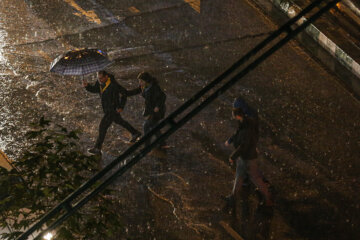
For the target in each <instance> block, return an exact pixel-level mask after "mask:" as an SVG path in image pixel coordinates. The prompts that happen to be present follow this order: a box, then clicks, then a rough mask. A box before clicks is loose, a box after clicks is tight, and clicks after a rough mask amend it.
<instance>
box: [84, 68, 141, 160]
mask: <svg viewBox="0 0 360 240" xmlns="http://www.w3.org/2000/svg"><path fill="white" fill-rule="evenodd" d="M83 86H84V87H85V89H86V90H87V91H89V92H91V93H98V94H99V95H100V98H101V105H102V108H103V111H104V116H103V118H102V119H101V122H100V126H99V135H98V138H97V140H96V143H95V146H94V147H93V148H91V149H89V152H90V153H92V154H101V148H102V144H103V142H104V139H105V135H106V132H107V130H108V128H109V127H110V125H111V124H112V122H115V123H117V124H119V125H121V126H122V127H124V128H125V129H126V130H128V131H129V132H130V133H131V134H132V138H131V140H130V142H135V141H136V140H137V138H138V137H140V136H141V133H140V132H139V131H138V130H136V129H135V128H134V127H133V126H131V125H130V124H129V123H128V122H127V121H125V120H124V119H123V118H122V117H121V112H122V111H123V109H124V106H125V103H126V99H127V90H126V89H125V88H123V87H122V86H121V85H119V84H118V83H117V82H116V81H115V78H114V76H113V75H112V74H109V73H107V72H106V71H100V72H98V81H96V83H95V84H94V85H90V84H88V83H87V81H86V80H84V81H83ZM120 95H121V100H120V99H119V98H120Z"/></svg>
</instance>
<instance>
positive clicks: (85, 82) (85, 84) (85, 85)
mask: <svg viewBox="0 0 360 240" xmlns="http://www.w3.org/2000/svg"><path fill="white" fill-rule="evenodd" d="M82 84H83V86H84V87H87V85H88V82H87V81H86V80H85V79H83V80H82Z"/></svg>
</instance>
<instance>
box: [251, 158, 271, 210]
mask: <svg viewBox="0 0 360 240" xmlns="http://www.w3.org/2000/svg"><path fill="white" fill-rule="evenodd" d="M249 175H250V179H251V181H252V182H253V183H254V184H255V186H256V187H257V188H259V191H260V192H261V193H262V194H263V195H264V197H265V201H266V202H265V204H266V205H267V206H272V205H273V204H274V203H273V200H272V196H271V193H270V190H269V187H268V185H267V184H266V183H265V182H264V180H263V176H262V175H261V173H260V171H259V167H258V163H257V161H256V159H254V160H251V161H250V162H249Z"/></svg>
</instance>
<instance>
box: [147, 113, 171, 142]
mask: <svg viewBox="0 0 360 240" xmlns="http://www.w3.org/2000/svg"><path fill="white" fill-rule="evenodd" d="M160 120H161V118H158V117H156V116H151V117H150V119H147V120H145V122H144V125H143V126H144V134H145V135H146V134H147V133H148V132H150V131H151V129H153V128H154V127H155V126H156V125H157V124H158V123H159V122H160ZM155 135H156V137H159V136H160V135H161V131H157V132H156V133H155ZM150 141H151V139H148V140H146V142H145V145H146V146H148V145H150ZM164 145H166V143H165V142H164V141H163V142H161V143H160V146H164Z"/></svg>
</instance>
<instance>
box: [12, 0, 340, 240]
mask: <svg viewBox="0 0 360 240" xmlns="http://www.w3.org/2000/svg"><path fill="white" fill-rule="evenodd" d="M339 1H340V0H332V1H330V2H329V3H328V4H326V6H324V7H323V8H321V9H320V10H319V11H318V12H317V13H315V14H314V15H313V16H311V17H310V18H309V19H308V20H307V21H305V22H304V23H303V24H302V25H300V26H298V27H297V28H296V29H295V30H291V26H292V25H293V24H294V23H295V22H296V21H297V20H299V19H300V18H301V17H302V16H303V15H305V14H306V13H308V12H310V11H311V10H312V9H314V8H315V7H316V6H317V5H319V4H320V3H321V2H322V1H321V0H317V1H315V2H314V3H312V4H311V8H310V5H309V6H308V7H307V8H305V9H304V10H303V11H302V12H300V13H299V15H297V16H296V17H294V18H293V19H291V20H290V21H289V22H287V23H286V24H285V25H283V26H282V27H281V28H279V29H278V30H277V31H275V32H274V33H273V34H272V35H270V36H269V37H268V38H266V39H265V40H264V41H262V42H261V43H260V44H258V45H257V46H256V47H255V48H254V49H252V50H251V51H250V52H249V53H248V54H246V55H245V56H244V57H243V58H241V59H240V60H239V61H238V62H236V63H235V64H234V65H233V66H231V67H230V68H229V69H228V70H227V71H225V72H224V73H223V74H221V75H220V76H219V77H217V78H216V79H215V80H214V81H212V82H211V83H210V84H209V85H207V86H206V87H205V88H204V89H202V90H200V91H199V92H198V93H197V94H195V95H194V96H193V97H192V98H191V99H189V100H188V101H187V102H186V103H184V104H183V105H182V106H180V107H179V108H178V109H177V110H176V111H175V112H173V113H172V114H170V115H169V116H168V117H167V118H166V119H164V120H163V121H161V122H160V123H159V124H158V125H157V127H155V128H154V129H153V130H152V131H150V132H149V133H148V134H146V135H145V136H144V137H143V138H141V139H140V140H139V142H137V143H136V144H134V145H133V146H131V147H130V148H128V149H127V150H126V151H125V152H124V153H123V154H122V155H120V156H119V157H118V158H117V159H115V160H114V161H113V162H112V163H110V164H109V165H108V166H106V167H105V168H104V169H103V170H102V171H100V172H99V173H98V174H96V175H95V176H94V177H93V178H91V179H90V180H89V181H87V182H86V183H84V184H83V185H82V186H80V188H79V189H78V190H76V191H75V192H74V193H72V194H71V195H70V196H69V197H67V198H66V199H65V200H64V201H63V202H61V203H60V204H59V205H57V206H56V207H55V208H53V209H52V210H51V211H50V212H49V213H48V214H46V215H45V216H44V217H43V218H41V219H40V220H39V222H37V223H36V224H34V225H33V226H32V227H31V228H30V229H28V230H27V231H26V232H24V233H23V234H22V235H21V236H20V237H19V238H18V240H25V239H27V238H28V236H29V235H30V234H32V233H34V232H35V231H37V230H38V229H40V228H41V227H42V226H43V225H44V224H45V223H46V222H48V221H49V220H51V219H52V218H53V217H54V216H55V215H56V214H58V213H59V212H60V211H61V210H62V209H63V208H66V210H67V212H66V213H65V214H63V215H62V216H60V218H58V220H56V221H55V222H54V223H53V224H51V225H50V226H49V227H48V228H46V229H45V230H43V231H41V233H40V234H39V235H38V237H41V236H42V235H43V234H44V233H45V232H47V231H49V230H53V229H54V228H56V227H57V226H59V225H60V224H61V223H62V222H63V221H65V220H66V219H67V218H68V217H70V216H71V215H72V214H73V213H74V212H75V211H76V210H77V209H79V208H80V207H82V206H83V205H85V204H86V203H87V202H88V201H90V199H92V198H93V197H94V196H95V195H96V194H97V193H99V192H100V191H101V190H103V189H104V188H106V187H107V186H108V185H109V184H111V183H112V182H113V181H114V180H115V179H116V178H117V177H118V176H121V175H122V174H124V173H125V172H126V171H127V170H128V169H130V168H131V167H132V166H134V165H135V164H136V163H137V162H138V161H140V159H141V158H143V157H144V156H145V155H146V154H147V153H148V152H149V151H151V149H153V148H154V147H155V146H156V145H157V144H158V143H160V142H161V141H162V140H164V139H166V138H168V137H169V136H170V135H171V134H173V133H174V132H175V131H176V130H178V129H179V128H180V127H182V126H183V125H184V124H185V123H186V122H188V121H189V120H190V119H191V118H193V117H194V116H195V115H196V114H198V113H199V112H200V111H201V110H202V109H203V108H205V107H206V106H207V105H209V104H210V103H211V102H212V101H214V100H215V99H216V98H217V97H218V96H219V95H221V94H222V93H224V92H225V91H226V90H227V89H229V88H230V87H231V86H233V85H234V84H235V83H236V82H237V81H238V80H239V79H240V78H242V77H243V76H245V75H246V74H247V73H248V72H250V71H251V70H253V69H254V68H255V67H256V66H257V65H259V64H260V63H262V62H263V61H264V60H265V59H266V58H268V57H269V56H271V55H272V54H273V53H274V52H275V51H277V50H278V49H279V48H280V47H282V46H283V45H285V44H286V43H287V42H288V41H290V40H291V39H292V38H294V37H295V36H296V35H297V34H298V33H300V32H301V31H302V30H304V29H305V28H306V27H307V26H309V25H310V24H311V23H312V22H314V21H315V20H316V19H318V18H319V17H320V16H321V15H322V14H323V13H324V12H326V11H328V10H329V9H330V8H332V7H334V6H335V5H336V3H338V2H339ZM315 3H316V4H315ZM305 10H306V11H305ZM304 11H305V12H304ZM294 19H295V20H294ZM289 23H291V24H289ZM284 26H285V27H284ZM280 29H282V31H279V30H280ZM283 32H288V33H289V34H288V35H287V36H286V37H285V38H284V39H282V40H281V41H279V42H278V43H277V44H276V45H274V46H273V47H272V48H270V49H269V50H268V51H266V52H265V53H264V54H262V55H261V56H260V57H259V58H257V59H256V60H254V62H252V63H251V64H250V65H249V66H248V67H246V68H245V69H244V70H242V71H241V72H240V73H238V74H236V75H235V76H234V77H233V78H231V80H230V81H228V82H227V83H226V84H225V85H224V86H222V87H221V88H219V89H218V90H217V91H215V92H214V93H213V94H212V95H210V96H209V97H208V98H207V99H206V100H205V101H203V102H202V103H201V104H200V105H199V106H198V107H196V108H195V109H193V110H192V111H191V112H190V113H188V114H187V115H186V116H185V117H183V118H182V119H181V120H179V121H178V122H177V123H176V122H175V121H174V118H175V117H176V116H178V115H179V114H180V113H182V112H184V111H185V110H186V109H188V107H189V106H191V105H192V104H193V103H194V102H195V101H197V100H198V99H200V97H202V96H203V95H205V94H206V93H207V92H208V91H209V90H211V89H213V88H214V87H215V85H217V84H218V83H220V82H221V81H222V80H224V79H225V78H226V77H227V76H229V75H230V74H231V73H233V72H234V71H235V70H236V69H237V68H238V67H239V66H240V65H242V64H243V63H245V62H246V61H247V60H248V59H250V57H252V56H254V55H255V54H256V53H258V52H259V51H260V50H261V49H262V48H264V47H265V46H266V45H267V44H268V43H269V42H271V41H272V40H274V39H275V38H276V37H277V36H280V34H281V33H283ZM209 86H210V87H209ZM168 124H170V125H171V128H170V129H168V130H167V131H166V132H165V133H163V134H162V135H161V136H160V137H159V138H157V139H156V140H155V141H154V142H153V143H152V144H150V145H149V146H148V147H145V148H144V149H143V150H142V151H141V152H140V153H139V154H137V155H136V156H134V157H133V158H132V159H131V160H130V161H129V162H128V163H126V164H125V165H124V166H123V167H121V168H120V169H119V170H118V171H116V172H115V173H114V174H112V175H111V176H110V177H109V178H107V179H106V180H105V181H104V182H103V183H101V184H100V185H99V186H98V187H96V188H95V189H94V190H93V191H92V192H91V193H89V194H88V195H87V196H85V197H84V198H83V199H82V200H80V201H79V202H78V203H76V204H75V205H74V206H72V205H71V202H72V201H73V200H74V199H75V198H77V197H78V196H80V194H82V193H83V192H84V191H85V190H87V189H88V188H90V187H91V186H92V185H94V184H95V183H96V182H97V181H98V180H99V179H100V178H101V177H103V176H104V175H105V174H106V173H107V172H109V171H110V170H111V169H112V168H113V167H114V166H116V165H117V164H118V163H120V162H121V161H123V160H124V159H126V158H127V157H128V156H129V155H130V154H132V153H134V152H135V151H136V150H137V149H138V147H139V146H140V145H142V144H143V143H144V142H145V141H146V140H147V139H149V138H150V137H152V136H153V135H154V134H155V133H156V132H157V131H159V130H161V129H162V128H163V127H165V126H166V125H168ZM38 237H37V238H38Z"/></svg>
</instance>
